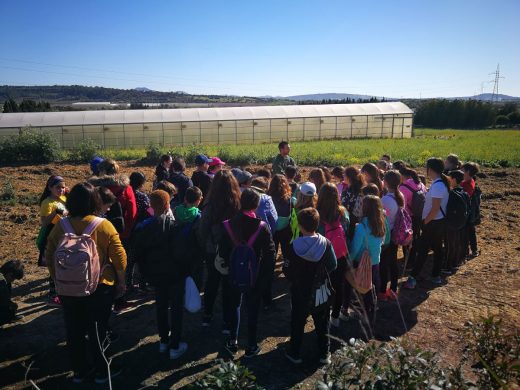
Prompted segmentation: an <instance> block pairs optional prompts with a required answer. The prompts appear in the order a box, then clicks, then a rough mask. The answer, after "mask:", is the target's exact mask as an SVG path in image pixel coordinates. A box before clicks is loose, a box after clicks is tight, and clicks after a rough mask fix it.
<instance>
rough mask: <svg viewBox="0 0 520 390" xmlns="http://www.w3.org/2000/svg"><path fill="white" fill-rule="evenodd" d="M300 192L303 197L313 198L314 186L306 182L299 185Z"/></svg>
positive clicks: (314, 193)
mask: <svg viewBox="0 0 520 390" xmlns="http://www.w3.org/2000/svg"><path fill="white" fill-rule="evenodd" d="M300 192H301V193H302V194H303V195H305V196H314V195H316V186H315V185H314V183H311V182H310V181H306V182H305V183H303V184H301V185H300Z"/></svg>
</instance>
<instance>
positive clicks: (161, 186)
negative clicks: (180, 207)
mask: <svg viewBox="0 0 520 390" xmlns="http://www.w3.org/2000/svg"><path fill="white" fill-rule="evenodd" d="M156 190H162V191H164V192H166V193H167V194H168V196H169V197H170V208H169V209H168V211H167V213H168V215H169V216H170V217H172V218H173V219H175V218H174V217H173V212H172V208H171V207H172V205H173V204H174V201H173V197H174V196H175V195H176V194H177V188H175V186H174V185H173V184H172V183H170V182H169V181H166V180H162V181H160V182H159V183H157V188H156Z"/></svg>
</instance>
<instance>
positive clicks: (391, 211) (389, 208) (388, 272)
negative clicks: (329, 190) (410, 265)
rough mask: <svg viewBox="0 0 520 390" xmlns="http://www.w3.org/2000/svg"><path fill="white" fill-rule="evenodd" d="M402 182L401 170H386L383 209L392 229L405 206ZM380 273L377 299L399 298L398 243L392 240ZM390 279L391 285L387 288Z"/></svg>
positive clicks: (383, 256) (386, 249)
mask: <svg viewBox="0 0 520 390" xmlns="http://www.w3.org/2000/svg"><path fill="white" fill-rule="evenodd" d="M400 183H401V175H400V174H399V172H397V171H394V170H391V171H388V172H386V174H385V177H384V181H383V184H384V186H385V189H386V195H385V196H383V198H382V199H381V203H382V205H383V209H384V210H385V214H386V218H387V220H388V225H389V228H390V231H392V230H393V229H394V224H395V219H396V216H397V213H398V212H399V209H400V208H403V207H405V200H404V196H403V194H402V193H401V191H399V184H400ZM379 271H380V272H379V273H380V276H381V285H380V286H376V288H378V287H379V290H378V294H377V299H378V300H381V301H386V300H387V299H391V300H396V299H397V280H398V278H399V270H398V268H397V244H395V243H394V242H393V241H392V240H390V242H389V243H388V245H386V246H385V247H384V248H383V250H382V252H381V263H380V265H379ZM388 281H390V287H389V288H388V289H387V284H388Z"/></svg>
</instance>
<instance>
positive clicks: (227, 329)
mask: <svg viewBox="0 0 520 390" xmlns="http://www.w3.org/2000/svg"><path fill="white" fill-rule="evenodd" d="M222 334H223V335H226V336H229V335H230V334H231V327H230V326H229V325H228V324H224V326H223V327H222Z"/></svg>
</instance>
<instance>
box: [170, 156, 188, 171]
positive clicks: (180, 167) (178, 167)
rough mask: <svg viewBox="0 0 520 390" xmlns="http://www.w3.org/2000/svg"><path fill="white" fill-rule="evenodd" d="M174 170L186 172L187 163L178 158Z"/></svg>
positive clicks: (173, 166) (173, 165) (174, 161)
mask: <svg viewBox="0 0 520 390" xmlns="http://www.w3.org/2000/svg"><path fill="white" fill-rule="evenodd" d="M172 169H173V171H174V172H184V171H185V170H186V163H185V162H184V159H183V158H180V157H177V158H176V159H175V160H173V163H172Z"/></svg>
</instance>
